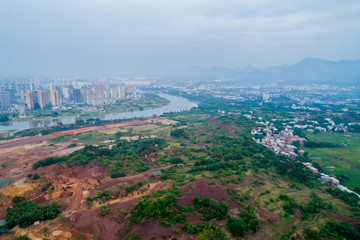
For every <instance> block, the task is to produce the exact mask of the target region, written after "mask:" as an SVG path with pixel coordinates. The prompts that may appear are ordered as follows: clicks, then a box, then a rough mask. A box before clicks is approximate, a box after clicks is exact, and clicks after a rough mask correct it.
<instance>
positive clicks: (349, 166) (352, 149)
mask: <svg viewBox="0 0 360 240" xmlns="http://www.w3.org/2000/svg"><path fill="white" fill-rule="evenodd" d="M306 137H307V138H308V139H309V140H311V141H314V142H330V143H335V144H338V145H339V147H333V148H314V149H312V148H302V149H303V150H305V151H306V152H308V156H309V157H315V158H313V161H314V162H317V163H319V164H320V166H322V168H323V170H324V172H326V173H328V174H335V175H336V176H345V178H342V179H344V180H345V181H344V185H346V186H348V187H350V188H354V187H359V182H360V134H357V133H347V134H342V133H318V134H307V135H306ZM320 158H321V159H320ZM332 167H335V168H332ZM347 178H348V179H347ZM340 179H341V177H340Z"/></svg>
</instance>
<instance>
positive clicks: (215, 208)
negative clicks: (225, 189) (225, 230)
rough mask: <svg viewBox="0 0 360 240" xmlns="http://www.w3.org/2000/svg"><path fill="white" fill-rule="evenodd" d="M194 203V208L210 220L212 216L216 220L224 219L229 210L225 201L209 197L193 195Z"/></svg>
mask: <svg viewBox="0 0 360 240" xmlns="http://www.w3.org/2000/svg"><path fill="white" fill-rule="evenodd" d="M194 205H195V207H196V209H197V210H198V211H199V212H200V213H201V214H202V215H203V217H204V219H205V220H210V219H213V218H216V219H217V220H221V219H224V218H225V217H226V214H227V212H228V210H229V206H228V205H227V204H226V203H223V202H219V201H217V200H215V199H209V198H198V197H195V198H194Z"/></svg>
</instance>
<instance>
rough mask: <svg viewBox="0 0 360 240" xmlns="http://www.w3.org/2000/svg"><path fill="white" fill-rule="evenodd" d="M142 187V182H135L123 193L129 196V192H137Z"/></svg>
mask: <svg viewBox="0 0 360 240" xmlns="http://www.w3.org/2000/svg"><path fill="white" fill-rule="evenodd" d="M142 185H143V183H142V182H137V183H135V184H133V185H131V186H128V187H126V188H125V193H126V194H129V193H131V192H133V191H135V190H138V189H139V188H140V187H141V186H142Z"/></svg>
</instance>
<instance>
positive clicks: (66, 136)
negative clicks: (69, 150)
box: [50, 135, 70, 143]
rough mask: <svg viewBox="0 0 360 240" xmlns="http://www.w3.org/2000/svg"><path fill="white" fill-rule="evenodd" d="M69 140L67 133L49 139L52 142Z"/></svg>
mask: <svg viewBox="0 0 360 240" xmlns="http://www.w3.org/2000/svg"><path fill="white" fill-rule="evenodd" d="M69 141H70V136H69V135H65V136H60V137H57V138H54V139H50V142H52V143H62V142H69Z"/></svg>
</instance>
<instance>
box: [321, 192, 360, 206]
mask: <svg viewBox="0 0 360 240" xmlns="http://www.w3.org/2000/svg"><path fill="white" fill-rule="evenodd" d="M326 191H327V192H328V193H330V194H331V195H333V196H334V197H336V198H339V199H341V200H343V201H344V202H346V203H347V204H349V205H350V206H354V207H357V206H359V198H358V196H356V194H354V193H348V192H345V191H341V190H340V189H338V188H328V189H326Z"/></svg>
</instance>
